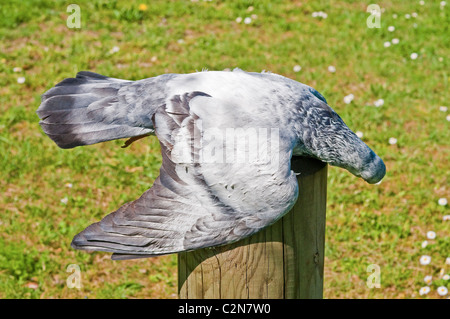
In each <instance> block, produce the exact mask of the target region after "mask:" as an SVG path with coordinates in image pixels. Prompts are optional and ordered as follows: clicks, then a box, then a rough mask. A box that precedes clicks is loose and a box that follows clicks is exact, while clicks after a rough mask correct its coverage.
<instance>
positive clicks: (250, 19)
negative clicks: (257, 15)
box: [244, 17, 252, 24]
mask: <svg viewBox="0 0 450 319" xmlns="http://www.w3.org/2000/svg"><path fill="white" fill-rule="evenodd" d="M244 23H245V24H250V23H252V18H250V17H247V18H245V19H244Z"/></svg>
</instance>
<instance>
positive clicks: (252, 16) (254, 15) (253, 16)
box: [250, 14, 258, 20]
mask: <svg viewBox="0 0 450 319" xmlns="http://www.w3.org/2000/svg"><path fill="white" fill-rule="evenodd" d="M250 17H251V18H252V19H253V20H256V18H258V16H257V15H256V14H252V15H251V16H250Z"/></svg>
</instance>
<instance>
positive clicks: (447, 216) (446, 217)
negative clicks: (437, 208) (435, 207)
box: [442, 215, 450, 221]
mask: <svg viewBox="0 0 450 319" xmlns="http://www.w3.org/2000/svg"><path fill="white" fill-rule="evenodd" d="M442 220H443V221H447V220H450V215H444V217H442Z"/></svg>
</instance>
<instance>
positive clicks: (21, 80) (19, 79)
mask: <svg viewBox="0 0 450 319" xmlns="http://www.w3.org/2000/svg"><path fill="white" fill-rule="evenodd" d="M17 83H19V84H22V83H25V78H24V77H23V76H21V77H19V78H17Z"/></svg>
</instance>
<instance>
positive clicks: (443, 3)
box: [440, 1, 447, 9]
mask: <svg viewBox="0 0 450 319" xmlns="http://www.w3.org/2000/svg"><path fill="white" fill-rule="evenodd" d="M446 4H447V2H445V1H441V3H440V5H441V9H442V7H445V5H446Z"/></svg>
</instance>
